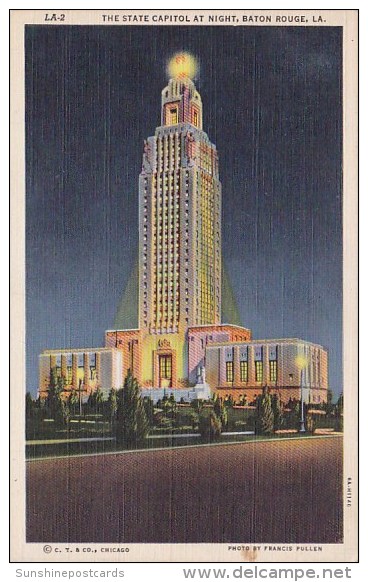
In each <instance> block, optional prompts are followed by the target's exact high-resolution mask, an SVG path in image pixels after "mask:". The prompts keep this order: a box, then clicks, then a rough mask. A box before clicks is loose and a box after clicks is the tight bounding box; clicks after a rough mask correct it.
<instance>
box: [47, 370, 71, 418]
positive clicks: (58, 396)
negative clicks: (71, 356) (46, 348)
mask: <svg viewBox="0 0 368 582" xmlns="http://www.w3.org/2000/svg"><path fill="white" fill-rule="evenodd" d="M65 384H66V382H65V378H64V377H63V376H58V374H57V370H56V368H52V369H51V371H50V380H49V386H48V391H47V398H46V406H47V408H48V410H49V413H50V416H51V418H53V419H54V421H55V423H57V424H61V425H65V424H68V422H69V417H70V411H69V407H68V406H67V405H66V404H65V402H64V401H63V400H62V394H63V392H64V390H65Z"/></svg>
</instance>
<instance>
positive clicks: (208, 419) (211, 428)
mask: <svg viewBox="0 0 368 582" xmlns="http://www.w3.org/2000/svg"><path fill="white" fill-rule="evenodd" d="M198 428H199V432H200V435H201V439H202V441H204V442H214V441H218V440H219V438H220V436H221V428H222V425H221V420H220V419H219V418H218V417H217V416H216V414H215V413H214V412H213V411H211V412H210V414H209V415H208V416H204V415H201V416H200V417H199V426H198Z"/></svg>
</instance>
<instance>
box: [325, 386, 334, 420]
mask: <svg viewBox="0 0 368 582" xmlns="http://www.w3.org/2000/svg"><path fill="white" fill-rule="evenodd" d="M332 397H333V394H332V390H327V402H326V404H325V411H326V415H327V416H330V415H331V413H332V411H333V409H334V406H333V404H332Z"/></svg>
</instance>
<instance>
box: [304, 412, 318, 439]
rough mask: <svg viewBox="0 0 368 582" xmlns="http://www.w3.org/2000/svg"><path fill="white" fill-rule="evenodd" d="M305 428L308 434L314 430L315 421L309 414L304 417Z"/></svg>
mask: <svg viewBox="0 0 368 582" xmlns="http://www.w3.org/2000/svg"><path fill="white" fill-rule="evenodd" d="M305 429H306V431H307V432H309V433H310V434H313V433H314V431H315V430H316V421H315V419H314V418H313V416H312V415H311V414H307V417H306V419H305Z"/></svg>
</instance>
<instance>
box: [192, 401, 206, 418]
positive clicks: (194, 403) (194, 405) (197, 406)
mask: <svg viewBox="0 0 368 582" xmlns="http://www.w3.org/2000/svg"><path fill="white" fill-rule="evenodd" d="M190 405H191V407H192V408H194V410H195V411H196V413H197V414H200V413H201V411H202V409H203V406H204V402H203V400H202V398H194V399H193V400H191V402H190Z"/></svg>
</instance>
